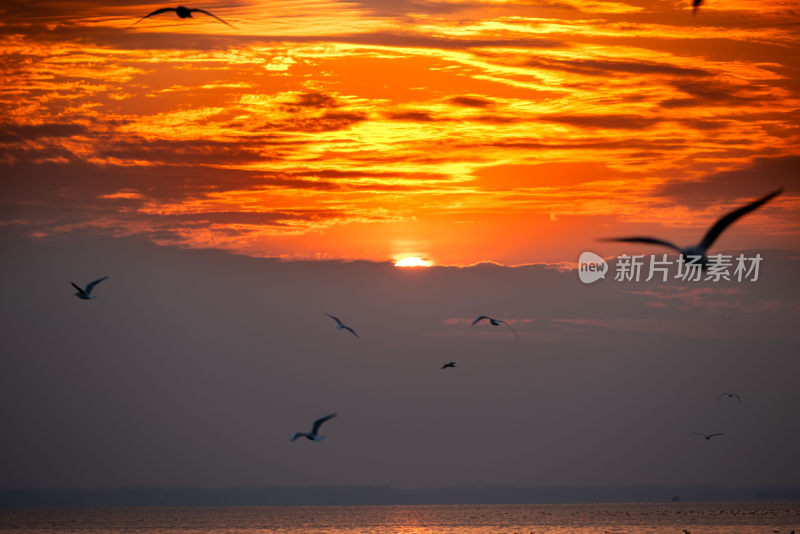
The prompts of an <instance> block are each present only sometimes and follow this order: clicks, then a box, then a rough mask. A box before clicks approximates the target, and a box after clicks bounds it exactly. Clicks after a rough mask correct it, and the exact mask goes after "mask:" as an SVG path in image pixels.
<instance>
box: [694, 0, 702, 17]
mask: <svg viewBox="0 0 800 534" xmlns="http://www.w3.org/2000/svg"><path fill="white" fill-rule="evenodd" d="M702 5H703V0H692V15H697V10H698V9H700V6H702Z"/></svg>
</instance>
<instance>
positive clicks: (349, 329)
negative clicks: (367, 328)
mask: <svg viewBox="0 0 800 534" xmlns="http://www.w3.org/2000/svg"><path fill="white" fill-rule="evenodd" d="M342 328H343V329H344V330H347V331H348V332H350V333H351V334H353V335H354V336H356V337H357V338H359V339H361V337H360V336H359V335H358V334H356V331H355V330H353V329H352V328H350V327H349V326H347V325H342Z"/></svg>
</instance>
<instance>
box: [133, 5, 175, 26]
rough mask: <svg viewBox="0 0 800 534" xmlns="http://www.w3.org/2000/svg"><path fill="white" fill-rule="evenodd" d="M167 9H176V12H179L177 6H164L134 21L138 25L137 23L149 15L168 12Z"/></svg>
mask: <svg viewBox="0 0 800 534" xmlns="http://www.w3.org/2000/svg"><path fill="white" fill-rule="evenodd" d="M167 11H174V12H175V13H177V12H178V8H176V7H162V8H161V9H156V10H155V11H153V12H152V13H150V14H148V15H145V16H144V17H142V18H140V19H139V20H137V21H136V22H134V23H133V25H134V26H136V25H137V24H139V23H140V22H142V21H143V20H144V19H146V18H148V17H152V16H153V15H158V14H159V13H166V12H167Z"/></svg>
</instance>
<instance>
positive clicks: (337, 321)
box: [325, 313, 344, 327]
mask: <svg viewBox="0 0 800 534" xmlns="http://www.w3.org/2000/svg"><path fill="white" fill-rule="evenodd" d="M325 315H327V316H328V317H330V318H331V319H333V320H334V321H336V324H338V325H339V326H340V327H344V323H343V322H342V321H340V320H339V318H338V317H336V316H334V315H331V314H330V313H326V314H325Z"/></svg>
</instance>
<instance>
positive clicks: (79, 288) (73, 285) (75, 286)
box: [70, 282, 84, 293]
mask: <svg viewBox="0 0 800 534" xmlns="http://www.w3.org/2000/svg"><path fill="white" fill-rule="evenodd" d="M70 284H72V287H74V288H75V289H77V290H78V291H80V292H81V293H83V292H84V291H83V288H81V287H79V286H78V285H77V284H76V283H75V282H70Z"/></svg>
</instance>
